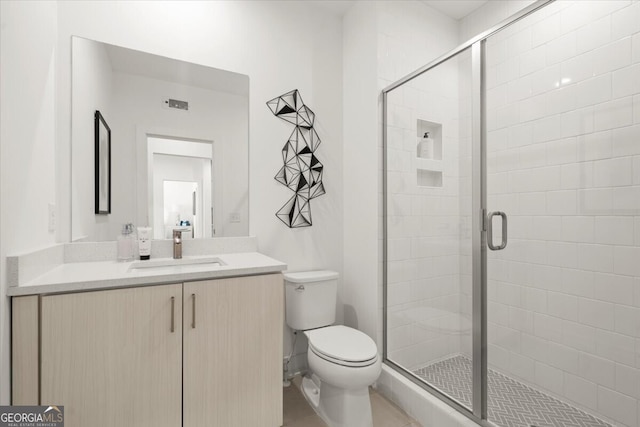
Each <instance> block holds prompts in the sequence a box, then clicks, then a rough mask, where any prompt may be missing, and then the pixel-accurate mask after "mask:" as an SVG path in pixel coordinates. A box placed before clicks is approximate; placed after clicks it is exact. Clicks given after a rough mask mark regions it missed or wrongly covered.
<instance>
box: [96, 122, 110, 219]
mask: <svg viewBox="0 0 640 427" xmlns="http://www.w3.org/2000/svg"><path fill="white" fill-rule="evenodd" d="M94 128H95V145H94V148H93V151H94V155H95V163H94V170H95V178H94V181H95V207H96V209H95V213H96V214H110V213H111V129H110V128H109V125H107V122H106V121H105V119H104V117H102V114H100V111H98V110H96V112H95V118H94Z"/></svg>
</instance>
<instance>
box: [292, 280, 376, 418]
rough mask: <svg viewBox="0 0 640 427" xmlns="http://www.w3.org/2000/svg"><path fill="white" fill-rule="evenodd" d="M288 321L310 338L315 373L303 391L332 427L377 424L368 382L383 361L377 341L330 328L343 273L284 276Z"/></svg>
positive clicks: (342, 328) (306, 380)
mask: <svg viewBox="0 0 640 427" xmlns="http://www.w3.org/2000/svg"><path fill="white" fill-rule="evenodd" d="M284 281H285V288H286V304H285V305H286V312H287V325H289V327H291V328H292V329H294V330H298V331H304V334H305V335H306V336H307V339H308V340H309V348H308V349H307V360H308V363H309V370H310V373H309V374H307V375H306V376H305V378H304V379H303V380H302V392H303V394H304V395H305V397H306V398H307V400H308V401H309V403H310V404H311V405H312V406H313V408H314V409H315V410H316V412H317V413H318V415H320V417H321V418H322V419H323V420H324V421H325V422H326V423H327V424H328V425H329V426H330V427H372V426H373V420H372V417H371V402H370V400H369V386H370V385H371V384H373V382H374V381H375V380H376V379H378V376H379V375H380V371H381V369H382V368H381V361H380V357H379V356H378V349H377V347H376V343H375V342H374V341H373V340H372V339H371V338H369V336H368V335H366V334H365V333H363V332H360V331H358V330H356V329H353V328H349V327H346V326H340V325H336V326H331V325H332V324H333V323H334V322H335V320H336V295H337V288H338V273H336V272H334V271H307V272H298V273H285V274H284Z"/></svg>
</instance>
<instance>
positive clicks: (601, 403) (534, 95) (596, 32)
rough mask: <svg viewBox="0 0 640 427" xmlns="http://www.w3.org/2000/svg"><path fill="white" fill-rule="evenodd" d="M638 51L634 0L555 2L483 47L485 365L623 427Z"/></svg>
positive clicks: (638, 343)
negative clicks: (504, 217)
mask: <svg viewBox="0 0 640 427" xmlns="http://www.w3.org/2000/svg"><path fill="white" fill-rule="evenodd" d="M490 3H491V2H490ZM494 7H495V6H494ZM480 14H481V12H478V14H477V15H478V16H480ZM475 25H476V26H477V25H481V24H480V23H478V22H476V23H475ZM639 45H640V2H639V1H591V2H580V1H578V2H569V1H559V2H556V3H554V4H551V5H549V6H547V7H545V8H544V9H543V10H542V11H541V12H540V14H539V15H536V16H534V17H531V18H527V19H524V20H522V21H520V22H518V23H517V24H515V25H513V26H511V27H509V28H508V29H506V30H504V31H502V32H501V33H498V34H496V35H495V36H493V37H491V38H490V39H489V40H488V42H487V59H488V63H487V80H486V82H487V87H488V92H487V114H488V121H487V130H488V154H487V157H488V159H487V163H488V174H489V176H488V203H489V209H490V210H503V211H505V212H507V214H508V215H509V238H510V241H509V246H508V247H507V249H506V250H504V251H502V252H490V254H489V272H488V274H489V345H490V347H489V363H490V364H491V365H492V367H493V368H496V369H498V370H500V371H502V372H505V373H507V374H509V375H511V376H515V377H518V378H520V379H521V380H523V381H525V382H527V383H529V384H532V385H534V386H536V387H538V388H541V389H544V390H546V391H548V392H550V393H551V394H554V395H557V396H560V397H563V398H565V399H568V400H570V401H573V402H574V403H576V404H577V405H578V406H581V407H583V408H585V409H587V410H588V411H590V412H593V413H596V414H599V415H600V416H603V417H606V418H607V419H609V420H612V421H613V422H615V423H616V424H617V425H624V426H629V427H630V426H637V425H638V423H639V422H640V403H639V398H640V391H639V389H638V385H637V384H640V382H639V381H640V357H638V354H639V353H638V351H639V350H640V300H639V299H640V298H639V297H638V295H639V294H640V288H639V286H640V267H639V266H640V262H639V261H640V239H639V238H638V237H639V233H640V231H639V230H638V227H639V226H640V180H639V179H638V176H640V175H639V174H640V170H639V169H640V160H639V158H640V102H639V99H640V55H638V49H639V48H640V47H639ZM465 289H466V288H463V291H465Z"/></svg>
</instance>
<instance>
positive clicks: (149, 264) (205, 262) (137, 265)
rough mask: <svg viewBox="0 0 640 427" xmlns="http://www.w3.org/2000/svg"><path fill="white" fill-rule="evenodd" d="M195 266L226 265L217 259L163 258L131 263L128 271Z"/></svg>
mask: <svg viewBox="0 0 640 427" xmlns="http://www.w3.org/2000/svg"><path fill="white" fill-rule="evenodd" d="M195 265H197V266H203V267H220V266H223V265H226V264H225V263H224V261H222V260H221V259H220V258H218V257H184V258H181V259H172V258H165V259H158V260H149V261H135V262H133V263H131V266H130V267H129V271H133V270H146V269H157V268H168V267H183V266H195Z"/></svg>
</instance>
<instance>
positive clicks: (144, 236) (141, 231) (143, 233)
mask: <svg viewBox="0 0 640 427" xmlns="http://www.w3.org/2000/svg"><path fill="white" fill-rule="evenodd" d="M138 253H139V254H140V259H141V260H147V259H149V258H151V227H138Z"/></svg>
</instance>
